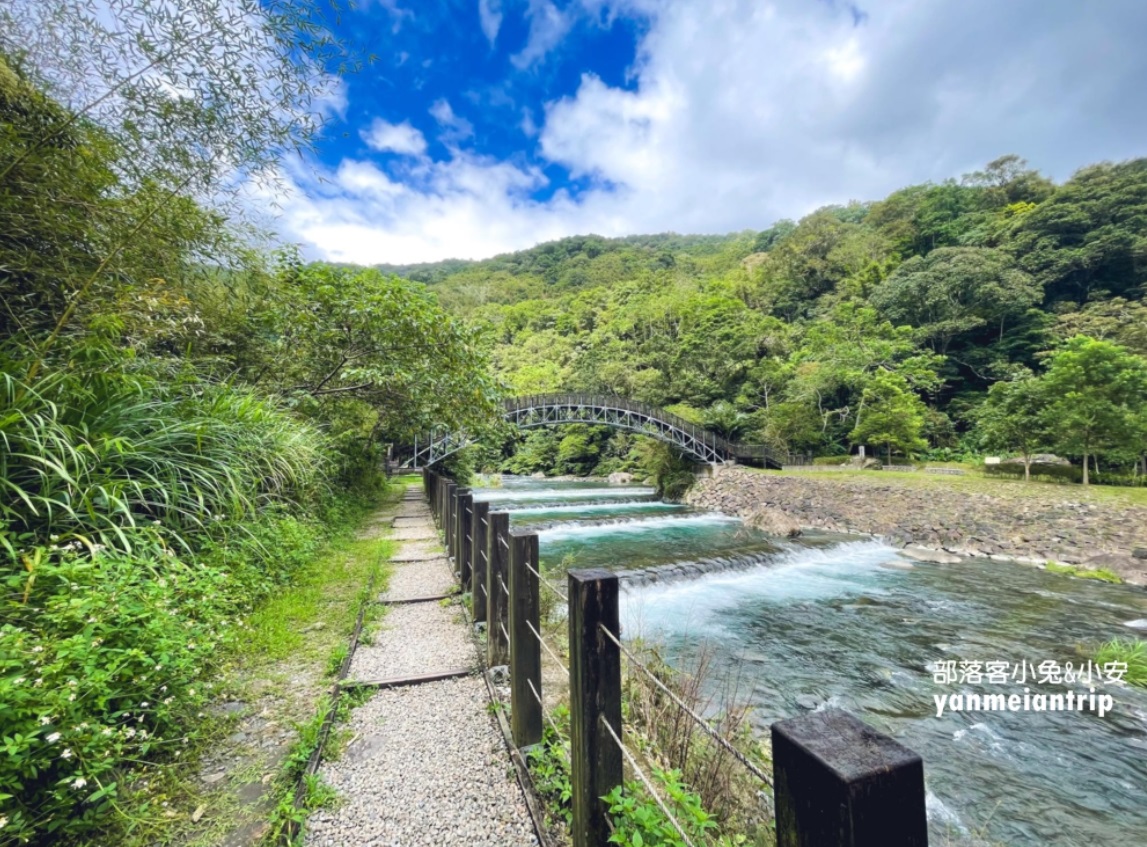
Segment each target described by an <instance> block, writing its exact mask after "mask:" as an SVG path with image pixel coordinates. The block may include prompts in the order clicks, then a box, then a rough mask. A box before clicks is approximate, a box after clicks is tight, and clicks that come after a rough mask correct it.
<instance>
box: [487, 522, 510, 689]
mask: <svg viewBox="0 0 1147 847" xmlns="http://www.w3.org/2000/svg"><path fill="white" fill-rule="evenodd" d="M510 539H511V536H510V516H509V515H507V514H506V513H505V512H494V513H492V514H491V515H490V542H491V543H490V548H489V549H490V570H489V571H488V572H487V574H486V590H487V593H488V597H489V602H488V606H487V610H486V636H487V638H486V664H488V665H489V666H490V667H492V668H495V667H497V666H498V665H504V664H506V663H507V662H509V661H510V639H509V637H507V635H506V632H507V631H509V623H510V622H509V616H508V614H507V610H508V607H509V603H510V599H509V598H508V597H507V596H506V590H508V589H509V587H510V556H511V555H512V550H513V548H512V547H511V540H510ZM503 585H505V586H506V587H505V589H503V588H502V586H503ZM503 630H505V631H503Z"/></svg>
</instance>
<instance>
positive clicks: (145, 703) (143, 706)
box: [139, 700, 150, 709]
mask: <svg viewBox="0 0 1147 847" xmlns="http://www.w3.org/2000/svg"><path fill="white" fill-rule="evenodd" d="M139 705H140V708H143V709H146V708H147V707H148V706H149V705H150V704H149V703H148V702H147V701H146V700H144V701H143V702H142V703H140V704H139Z"/></svg>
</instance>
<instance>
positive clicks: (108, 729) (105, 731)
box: [103, 726, 112, 735]
mask: <svg viewBox="0 0 1147 847" xmlns="http://www.w3.org/2000/svg"><path fill="white" fill-rule="evenodd" d="M103 734H104V735H111V734H112V728H111V727H110V726H105V727H104V731H103Z"/></svg>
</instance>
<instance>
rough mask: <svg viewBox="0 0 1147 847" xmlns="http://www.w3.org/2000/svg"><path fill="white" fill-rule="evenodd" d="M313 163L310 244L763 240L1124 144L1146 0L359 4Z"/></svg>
mask: <svg viewBox="0 0 1147 847" xmlns="http://www.w3.org/2000/svg"><path fill="white" fill-rule="evenodd" d="M338 33H339V35H340V36H342V37H343V38H345V39H346V40H347V41H348V42H349V43H350V44H351V45H353V46H354V47H355V48H356V49H359V50H362V51H365V52H370V53H373V54H375V55H376V56H377V61H376V62H374V63H373V64H372V65H370V66H368V67H366V68H365V69H363V70H362V71H361V72H359V73H357V74H354V75H350V76H348V77H346V78H345V79H343V80H342V81H341V82H340V83H339V85H338V88H337V92H336V95H335V96H333V97H332V98H331V102H330V103H329V104H328V107H329V108H330V111H331V121H330V124H329V125H328V127H327V129H326V132H325V136H324V138H323V139H322V140H321V141H320V143H319V146H318V149H317V151H316V153H315V155H314V156H308V157H306V158H304V159H300V160H295V161H292V162H290V163H288V165H287V166H286V167H285V170H284V182H285V187H284V189H283V190H282V191H281V192H280V194H279V195H278V196H277V197H276V200H277V202H278V205H280V206H281V207H282V210H283V214H282V216H281V220H280V228H281V230H282V232H283V234H284V235H285V236H287V237H288V238H289V239H291V240H293V241H297V242H299V243H300V244H302V245H303V248H304V251H305V252H306V254H307V255H308V256H310V257H313V258H324V259H330V260H338V261H352V262H360V263H364V264H368V263H375V262H396V263H403V262H415V261H433V260H436V259H443V258H449V257H461V258H481V257H485V256H490V255H494V254H496V253H500V252H505V251H507V250H513V249H520V248H523V247H528V246H530V245H532V244H535V243H537V242H539V241H544V240H550V239H553V238H559V237H562V236H565V235H572V234H576V233H587V232H596V233H599V234H602V235H607V236H613V235H625V234H630V233H635V232H660V231H670V230H672V231H677V232H728V231H734V230H741V229H764V228H765V227H767V226H769V225H770V224H771V223H772V222H773V221H775V220H777V219H778V218H782V217H792V218H799V217H800V216H802V215H804V214H807V213H808V212H810V211H812V210H813V209H815V208H817V207H818V206H821V205H824V204H826V203H846V202H848V201H849V200H852V199H860V200H870V199H878V198H880V197H882V196H883V195H885V194H887V193H888V192H889V191H891V190H894V189H896V188H898V187H902V186H904V185H907V184H910V183H915V182H923V181H928V180H933V181H938V180H942V179H946V178H949V177H958V176H959V175H960V174H962V173H965V172H967V171H970V170H974V169H977V168H979V167H981V166H982V165H983V164H985V163H986V162H987V161H989V160H991V159H993V158H995V157H997V156H999V155H1002V154H1004V153H1018V154H1020V155H1021V156H1024V157H1026V158H1027V159H1028V160H1029V161H1030V163H1031V164H1032V165H1033V166H1035V167H1038V168H1040V169H1041V170H1043V171H1044V172H1045V173H1047V174H1049V175H1050V176H1052V177H1054V178H1056V179H1060V180H1062V179H1065V178H1066V177H1068V176H1069V175H1070V174H1071V173H1072V172H1073V171H1074V170H1075V169H1076V168H1078V167H1080V166H1082V165H1084V164H1087V163H1090V162H1093V161H1100V160H1104V159H1110V160H1120V159H1126V158H1130V157H1133V156H1139V155H1144V154H1147V108H1145V107H1147V94H1145V87H1144V86H1143V85H1142V80H1143V79H1147V51H1143V50H1141V49H1140V43H1139V42H1140V40H1141V38H1142V36H1143V35H1144V34H1147V3H1143V2H1140V0H1105V2H1104V3H1102V4H1083V3H1078V2H1075V0H1008V2H1006V3H1000V2H998V0H961V2H948V1H947V0H860V3H859V5H856V4H853V3H850V2H846V0H441V2H435V0H417V2H415V0H360V2H359V3H358V5H357V7H356V8H355V9H354V10H350V11H345V12H344V13H343V15H342V17H341V20H340V22H339V25H338Z"/></svg>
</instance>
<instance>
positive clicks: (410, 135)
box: [359, 118, 426, 156]
mask: <svg viewBox="0 0 1147 847" xmlns="http://www.w3.org/2000/svg"><path fill="white" fill-rule="evenodd" d="M359 135H360V136H362V140H363V141H365V142H366V143H367V146H369V147H370V148H371V149H372V150H378V151H379V152H381V153H399V154H401V155H404V156H421V155H423V154H424V153H425V152H426V139H425V138H424V137H423V135H422V133H421V132H419V131H418V130H417V129H415V128H414V127H412V126H411V125H410V122H409V121H403V122H402V123H400V124H392V123H388V122H387V121H384V120H383V119H382V118H375V119H374V120H373V121H372V122H371V125H370V127H369V128H368V129H364V130H362V131H361V132H360V133H359Z"/></svg>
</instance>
